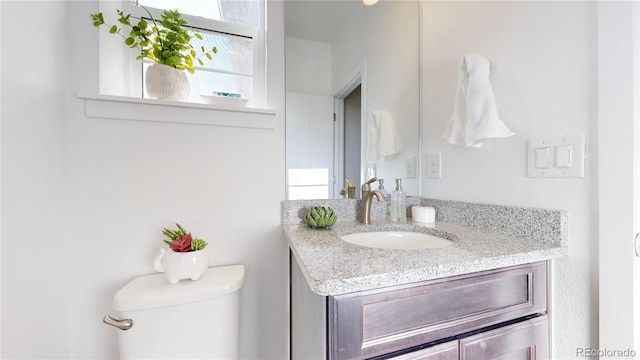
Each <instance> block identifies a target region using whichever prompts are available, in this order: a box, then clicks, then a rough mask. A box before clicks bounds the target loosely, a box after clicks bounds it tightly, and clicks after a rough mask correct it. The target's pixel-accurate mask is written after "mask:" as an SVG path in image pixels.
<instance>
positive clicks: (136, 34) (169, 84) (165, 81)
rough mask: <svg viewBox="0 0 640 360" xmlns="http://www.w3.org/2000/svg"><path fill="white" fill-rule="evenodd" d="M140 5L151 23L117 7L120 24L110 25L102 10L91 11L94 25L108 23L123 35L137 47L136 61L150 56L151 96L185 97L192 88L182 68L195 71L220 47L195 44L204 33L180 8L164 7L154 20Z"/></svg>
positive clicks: (113, 32) (133, 46) (112, 29)
mask: <svg viewBox="0 0 640 360" xmlns="http://www.w3.org/2000/svg"><path fill="white" fill-rule="evenodd" d="M141 7H142V8H143V9H144V10H145V11H146V12H147V14H148V15H149V19H150V22H148V21H147V20H145V19H143V18H136V17H134V16H132V15H131V14H125V13H124V12H123V11H122V10H116V12H117V13H118V25H113V24H108V23H107V22H106V21H105V19H104V15H103V14H102V13H101V12H100V13H96V14H91V19H92V21H93V25H94V26H95V27H101V26H105V27H106V28H108V29H109V33H110V34H114V35H118V36H121V37H122V38H123V39H124V43H125V44H126V45H127V46H128V47H130V48H131V49H137V50H138V51H139V52H140V54H139V55H138V56H137V57H136V59H137V60H143V59H147V60H149V61H151V62H152V63H153V65H151V66H150V67H149V68H148V69H147V71H146V76H145V84H146V86H147V93H148V94H149V96H151V97H153V98H157V99H163V100H186V99H187V98H188V97H189V90H190V87H189V80H188V79H187V76H186V75H185V74H184V71H183V70H186V71H187V72H189V73H190V74H193V73H194V72H195V69H194V67H193V66H194V62H197V63H198V64H199V65H200V66H203V65H204V62H203V61H202V58H203V57H206V58H207V59H212V58H213V56H212V54H216V53H217V52H218V49H217V48H216V47H215V46H214V47H212V48H211V49H206V48H205V47H204V46H200V47H199V49H196V48H195V47H194V46H192V44H191V40H192V39H193V38H194V37H195V38H197V39H200V40H202V34H200V32H199V31H198V30H197V29H193V28H191V27H189V26H188V25H187V21H186V20H184V18H183V17H182V14H180V12H179V11H178V10H164V11H163V12H162V17H161V19H155V18H154V17H153V15H151V12H149V10H148V9H147V8H145V7H144V6H141ZM125 29H126V30H128V33H127V31H125Z"/></svg>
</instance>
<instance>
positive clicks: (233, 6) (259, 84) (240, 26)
mask: <svg viewBox="0 0 640 360" xmlns="http://www.w3.org/2000/svg"><path fill="white" fill-rule="evenodd" d="M127 4H130V3H127ZM137 4H139V5H142V6H144V7H145V8H146V9H147V10H149V12H150V13H151V14H152V16H153V17H154V18H160V16H161V13H162V11H163V10H164V9H178V10H179V11H180V13H181V14H182V15H183V17H184V19H185V20H186V21H187V23H188V25H189V26H191V27H193V28H195V29H197V30H198V31H199V32H200V33H201V35H202V36H203V39H202V40H199V39H197V38H195V37H194V38H192V40H191V41H192V45H193V46H194V47H195V48H199V47H200V45H204V46H205V48H211V47H213V46H215V47H217V49H218V52H217V54H214V55H213V58H212V59H211V60H208V59H206V58H202V60H203V61H204V65H203V66H199V65H198V64H195V66H194V68H195V70H196V71H195V74H189V73H186V75H187V77H188V78H189V83H190V87H191V92H190V97H189V101H190V102H199V103H207V102H212V100H213V101H216V99H217V98H216V95H218V94H219V93H225V94H239V96H241V97H242V99H246V100H247V101H248V102H249V104H250V106H255V107H264V99H265V52H264V49H265V46H264V43H265V41H264V23H265V20H264V14H265V9H264V6H265V5H264V1H261V0H189V1H184V0H138V1H137ZM130 6H131V7H130V12H131V13H132V14H133V16H136V17H142V18H148V17H149V15H148V13H147V12H146V11H145V10H144V9H142V8H141V7H139V6H136V5H135V4H131V5H130ZM105 15H106V13H105ZM125 52H126V51H125ZM108 54H109V53H108V52H107V55H108ZM137 55H138V54H137V53H135V51H132V52H131V55H130V56H129V57H130V59H128V60H127V59H125V66H124V68H125V69H126V67H127V65H126V64H127V63H130V64H131V72H130V75H129V74H127V72H126V71H125V74H124V77H125V80H123V82H125V84H124V88H125V92H129V93H130V94H125V95H131V96H134V97H139V96H141V97H147V94H146V91H145V88H144V74H145V71H146V69H147V68H148V67H149V66H150V65H151V64H150V62H148V61H146V62H145V61H143V62H142V63H141V62H140V61H136V60H135V56H137ZM125 57H127V55H126V54H125ZM103 58H104V57H103ZM111 73H112V72H111ZM103 76H104V74H103ZM127 77H128V78H129V79H130V82H131V85H130V89H131V90H130V91H126V89H127V85H126V83H127V80H126V78H127Z"/></svg>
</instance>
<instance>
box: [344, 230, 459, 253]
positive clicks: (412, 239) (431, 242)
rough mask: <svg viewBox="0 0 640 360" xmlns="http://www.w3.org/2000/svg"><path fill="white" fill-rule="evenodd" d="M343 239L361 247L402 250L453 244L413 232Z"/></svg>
mask: <svg viewBox="0 0 640 360" xmlns="http://www.w3.org/2000/svg"><path fill="white" fill-rule="evenodd" d="M341 239H342V240H344V241H346V242H348V243H351V244H355V245H360V246H366V247H372V248H379V249H401V250H418V249H434V248H441V247H445V246H449V245H452V244H453V241H451V240H447V239H443V238H441V237H438V236H434V235H429V234H422V233H417V232H411V231H378V232H362V233H354V234H349V235H344V236H342V237H341Z"/></svg>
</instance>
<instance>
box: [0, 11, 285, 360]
mask: <svg viewBox="0 0 640 360" xmlns="http://www.w3.org/2000/svg"><path fill="white" fill-rule="evenodd" d="M3 10H4V11H3V12H2V15H3V18H2V29H3V31H2V35H3V38H2V40H3V41H2V54H3V58H2V63H3V70H5V72H3V74H2V86H3V91H2V103H3V105H4V106H3V108H2V166H3V169H2V170H3V171H2V198H1V200H2V215H3V218H2V221H3V224H2V225H3V226H2V246H3V248H2V250H3V251H2V254H3V259H2V260H3V261H2V275H3V279H2V280H3V281H2V296H3V298H2V305H3V307H2V319H3V322H2V329H1V330H2V331H1V333H2V345H3V347H2V357H3V358H21V357H39V358H51V357H55V358H114V357H116V356H117V330H115V329H114V328H111V327H108V326H106V325H104V324H102V323H101V318H102V316H103V315H104V314H107V313H111V314H113V312H112V311H111V300H112V298H113V295H114V294H115V292H116V291H117V290H118V289H119V288H120V287H122V286H123V285H124V284H125V283H126V282H128V281H129V280H131V279H132V278H133V277H135V276H138V275H142V274H148V273H153V272H154V271H153V269H152V261H153V258H154V257H155V255H156V254H157V252H158V249H159V248H160V247H161V246H162V243H161V229H162V227H165V226H170V225H171V224H172V223H173V222H176V221H177V222H181V223H182V224H183V225H184V226H186V227H187V228H188V229H189V230H191V231H192V232H193V233H194V234H197V235H198V236H200V237H203V238H204V239H205V240H207V241H209V247H208V249H209V254H210V256H211V258H210V261H209V265H211V266H215V265H222V264H233V263H243V264H245V265H246V281H245V285H244V287H243V289H242V290H241V302H242V305H241V326H240V331H241V338H240V346H241V349H240V356H241V357H242V358H247V359H257V358H260V359H282V358H285V357H287V354H288V326H289V325H288V307H287V303H288V295H287V294H288V290H287V289H288V286H287V284H288V280H287V279H288V250H287V246H286V244H285V242H284V241H283V240H282V239H281V235H280V226H279V224H280V211H279V210H280V201H281V200H283V199H284V32H283V28H282V25H281V24H282V23H283V21H282V17H283V9H282V3H281V2H270V9H269V15H270V27H269V30H270V31H269V34H268V36H269V38H268V43H269V46H268V51H269V54H268V58H269V63H268V74H269V78H268V84H269V88H268V107H269V108H271V109H273V110H275V111H276V112H277V115H276V120H275V124H276V126H275V129H274V130H260V129H241V128H231V127H216V126H202V125H183V124H171V123H152V122H136V121H127V120H112V119H96V118H88V117H85V116H84V102H83V100H81V99H78V98H76V97H75V96H74V94H75V93H76V92H84V93H97V91H98V90H97V89H98V82H97V78H98V69H97V65H96V64H97V59H98V54H97V45H95V44H92V43H91V41H93V40H95V39H97V38H98V30H97V29H95V28H93V26H92V25H91V23H90V21H89V16H88V14H89V13H91V12H92V11H96V10H97V3H96V2H90V1H83V2H78V1H69V2H50V1H43V2H32V1H29V2H3ZM8 14H11V17H10V16H8ZM16 14H29V15H30V16H32V17H34V18H32V19H33V20H34V21H36V22H37V23H39V24H44V25H45V28H46V29H47V31H45V32H42V31H41V28H40V29H38V36H34V37H33V40H34V41H37V43H35V44H34V43H30V44H29V47H28V48H26V49H24V50H23V52H24V53H29V52H32V49H39V50H38V51H40V54H42V53H44V54H49V57H48V59H53V61H51V60H50V62H49V63H47V62H45V63H44V64H43V63H42V58H41V57H38V56H34V57H33V58H32V60H30V61H32V62H33V65H32V66H28V65H29V63H27V64H26V65H27V66H25V60H24V58H21V57H18V56H11V57H9V56H7V54H9V53H11V54H13V55H15V53H16V52H17V51H18V50H19V49H20V50H21V48H22V47H23V46H24V45H22V44H21V41H22V39H23V38H17V37H9V36H8V35H9V34H10V33H9V32H7V31H6V29H7V28H8V27H9V26H11V27H12V28H18V27H19V25H20V24H21V23H23V21H24V17H21V16H16ZM65 14H66V15H65ZM66 18H68V19H73V20H74V21H73V22H72V21H69V22H67V24H68V25H66V26H68V29H65V28H64V26H65V25H64V24H65V21H64V19H66ZM78 19H86V20H87V21H86V22H82V21H77V20H78ZM21 28H23V27H21ZM34 31H35V30H34ZM76 41H78V42H77V43H81V44H83V46H73V47H70V49H69V52H68V53H66V52H65V51H64V49H65V44H67V43H68V44H76ZM61 49H63V50H61ZM67 56H68V57H67ZM7 68H13V69H14V70H13V71H12V72H6V69H7ZM66 78H69V80H70V82H69V84H68V85H67V84H65V79H66ZM7 89H11V91H10V92H8V91H7ZM65 99H66V100H67V102H66V106H68V108H67V107H66V106H65V101H64V100H65ZM255 144H260V147H261V148H262V149H268V151H256V150H255V147H256V145H255ZM10 239H14V240H13V241H10ZM16 239H19V240H16ZM8 254H10V256H9V255H8Z"/></svg>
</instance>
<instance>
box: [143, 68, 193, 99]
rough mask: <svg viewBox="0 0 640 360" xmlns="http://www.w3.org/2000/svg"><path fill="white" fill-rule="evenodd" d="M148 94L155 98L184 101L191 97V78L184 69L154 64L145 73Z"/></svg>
mask: <svg viewBox="0 0 640 360" xmlns="http://www.w3.org/2000/svg"><path fill="white" fill-rule="evenodd" d="M145 84H146V86H147V94H149V96H150V97H152V98H154V99H160V100H173V101H184V100H187V99H188V98H189V90H190V86H189V79H187V75H186V74H185V73H184V71H181V70H178V69H176V68H172V67H171V66H167V65H163V64H152V65H151V66H149V67H148V68H147V71H146V74H145Z"/></svg>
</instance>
